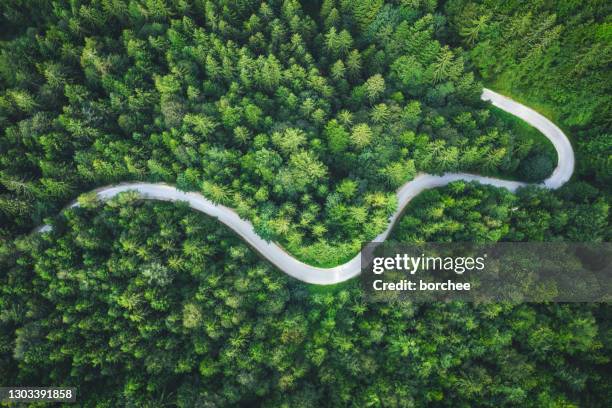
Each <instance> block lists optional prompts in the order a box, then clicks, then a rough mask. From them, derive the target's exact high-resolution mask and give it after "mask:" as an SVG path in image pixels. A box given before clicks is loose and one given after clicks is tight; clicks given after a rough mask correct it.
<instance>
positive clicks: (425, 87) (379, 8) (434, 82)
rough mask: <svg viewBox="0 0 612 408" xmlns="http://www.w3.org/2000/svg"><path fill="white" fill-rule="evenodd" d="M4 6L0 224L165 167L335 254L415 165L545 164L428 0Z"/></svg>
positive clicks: (306, 245) (370, 224)
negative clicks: (29, 21) (308, 5)
mask: <svg viewBox="0 0 612 408" xmlns="http://www.w3.org/2000/svg"><path fill="white" fill-rule="evenodd" d="M5 7H6V10H7V11H6V12H5V13H4V14H5V16H8V17H9V19H10V20H9V21H13V27H15V30H17V32H16V33H14V34H13V35H12V36H10V38H9V39H7V40H6V41H5V42H3V47H2V53H1V54H0V81H1V82H0V84H2V88H3V92H2V94H1V95H0V123H2V128H4V135H3V138H2V145H1V146H2V150H3V151H4V152H6V154H3V155H2V159H1V161H0V184H1V185H2V187H1V188H2V191H1V192H0V217H2V218H1V220H2V225H6V227H5V228H4V230H5V231H4V234H10V233H11V232H12V231H23V230H24V229H25V228H29V227H31V226H32V224H39V223H40V222H41V220H42V218H43V217H44V216H47V215H49V214H55V213H56V212H57V210H58V209H59V208H60V207H61V205H62V204H65V203H66V201H68V200H69V199H70V198H72V197H73V196H74V195H75V193H76V192H79V191H83V190H86V189H90V188H91V187H92V186H100V185H104V184H109V183H112V182H117V181H126V180H136V179H138V180H140V179H142V180H151V181H166V182H170V183H173V184H176V185H178V186H179V187H180V188H183V189H186V190H198V191H202V192H203V193H204V194H205V196H207V197H209V198H211V199H213V200H215V201H217V202H219V203H223V204H226V205H228V206H231V207H233V208H236V209H237V211H238V212H239V214H240V215H241V216H243V217H244V218H247V219H249V220H251V221H252V222H253V224H254V225H255V226H256V229H257V231H258V233H259V234H260V235H261V236H263V237H265V238H269V239H274V240H278V241H280V242H281V243H282V244H283V246H284V247H285V248H287V249H288V250H289V251H290V252H292V253H293V254H295V255H297V256H298V257H301V258H302V259H304V260H306V261H308V262H309V263H321V262H323V263H326V262H332V263H333V262H338V261H340V260H343V259H345V258H346V257H351V256H352V255H353V254H354V253H355V252H356V251H357V250H358V249H359V247H360V243H361V242H363V241H365V240H368V239H372V238H373V237H375V236H376V235H378V233H380V232H382V231H383V230H384V227H385V225H386V222H387V217H388V216H389V214H390V213H391V212H392V211H393V209H394V208H395V207H394V206H395V203H394V199H393V198H394V195H393V193H394V191H395V189H396V188H397V187H398V186H400V185H401V184H403V183H404V182H406V181H408V180H410V179H411V178H412V177H413V176H414V175H415V173H416V172H417V171H426V172H429V173H441V172H443V171H448V170H458V169H461V170H468V171H473V172H477V173H485V174H486V173H490V174H500V173H501V174H506V176H509V177H512V175H513V174H515V173H517V174H521V175H522V174H523V173H525V171H523V172H521V171H520V170H521V169H520V168H519V167H520V164H521V161H522V160H521V159H525V160H524V161H525V166H526V168H527V171H526V173H528V174H529V175H535V179H540V180H541V179H543V178H544V177H546V176H548V174H549V173H550V171H551V170H552V167H553V166H552V163H553V162H554V161H555V160H556V158H555V157H554V156H553V157H550V156H551V155H550V152H546V151H545V150H544V149H541V148H540V149H538V148H537V147H538V146H537V144H536V145H534V143H533V141H532V140H530V139H528V138H522V137H520V136H519V135H517V134H516V132H512V128H511V127H510V126H506V124H505V122H504V121H503V120H501V119H500V118H499V117H498V116H496V115H495V114H492V113H491V110H490V109H489V108H488V107H487V106H486V105H485V104H484V103H482V102H481V101H480V99H479V96H480V93H481V90H482V85H481V84H480V83H479V82H478V81H476V80H475V77H474V73H473V72H470V71H468V70H466V68H465V62H464V57H463V56H462V55H461V53H460V51H459V50H455V49H453V48H450V47H449V46H447V45H442V44H441V43H440V42H439V41H438V40H436V39H435V34H436V30H437V28H438V26H439V25H440V24H441V23H442V22H443V21H442V20H441V19H440V16H437V15H435V14H432V12H433V11H434V9H433V8H432V7H431V5H427V4H423V5H421V6H419V7H410V6H408V5H401V4H387V5H382V2H369V3H368V2H365V3H363V4H361V5H359V6H356V7H353V2H347V1H339V2H335V1H326V2H324V4H322V5H321V7H320V9H319V10H318V12H317V13H308V12H306V11H303V10H302V8H301V7H300V4H299V3H298V2H296V1H286V2H280V1H277V2H271V3H269V4H268V3H261V4H260V3H257V2H237V3H234V2H227V4H226V3H225V2H214V1H213V2H203V3H198V2H196V3H194V4H188V3H185V2H176V3H165V2H153V1H145V2H142V3H140V2H129V3H128V4H123V3H122V2H110V1H100V2H97V1H96V2H91V3H88V4H85V3H83V4H77V3H71V5H70V6H69V5H67V4H66V5H62V3H61V2H60V3H57V4H55V6H53V7H52V8H51V9H50V10H48V13H49V14H50V16H49V17H48V18H44V17H42V16H39V18H41V19H43V20H44V21H43V22H41V24H40V25H37V26H35V27H29V28H26V29H24V28H23V26H21V25H20V24H23V20H24V19H26V18H27V15H24V8H23V5H21V4H19V5H18V6H14V7H11V6H10V5H7V6H5ZM43 8H44V6H43ZM26 11H28V9H27V8H26ZM31 12H32V13H35V14H37V15H38V13H39V12H38V11H36V9H34V7H32V10H31ZM20 16H21V17H20ZM19 27H21V29H19V30H18V28H19ZM534 160H535V163H536V166H535V167H536V169H535V171H532V167H533V166H532V165H531V164H532V163H533V162H534ZM356 164H357V165H356ZM530 179H533V177H532V178H530ZM535 181H538V180H535Z"/></svg>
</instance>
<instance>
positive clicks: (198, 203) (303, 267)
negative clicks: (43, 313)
mask: <svg viewBox="0 0 612 408" xmlns="http://www.w3.org/2000/svg"><path fill="white" fill-rule="evenodd" d="M481 99H483V100H485V101H490V102H491V103H492V104H493V105H494V106H497V107H498V108H500V109H502V110H504V111H506V112H508V113H510V114H512V115H514V116H517V117H519V118H521V119H523V120H524V121H526V122H527V123H529V124H530V125H532V126H533V127H535V128H536V129H538V130H539V131H540V132H542V133H543V134H544V135H545V136H546V137H547V138H548V139H549V140H550V141H551V142H552V144H553V145H554V147H555V149H556V150H557V154H558V164H557V167H556V168H555V170H554V171H553V173H552V174H551V176H550V177H549V178H547V179H546V180H544V182H543V183H542V184H541V185H542V186H544V187H546V188H549V189H556V188H558V187H561V186H562V185H563V184H565V183H566V182H567V181H568V180H569V179H570V177H571V176H572V173H573V172H574V162H575V159H574V151H573V149H572V145H571V144H570V142H569V140H568V138H567V136H565V134H564V133H563V132H562V131H561V129H559V128H558V127H557V126H556V125H555V124H554V123H552V122H551V121H550V120H548V119H546V118H545V117H544V116H542V115H540V114H539V113H537V112H536V111H534V110H533V109H530V108H528V107H526V106H524V105H521V104H520V103H518V102H515V101H513V100H512V99H510V98H507V97H505V96H503V95H500V94H498V93H496V92H493V91H491V90H489V89H484V91H483V93H482V96H481ZM458 180H464V181H477V182H479V183H481V184H488V185H492V186H496V187H502V188H506V189H508V190H510V191H512V192H514V191H516V189H518V188H519V187H522V186H526V185H527V183H523V182H518V181H508V180H501V179H496V178H491V177H483V176H478V175H475V174H468V173H445V174H443V175H441V176H434V175H430V174H419V175H417V176H416V177H415V178H414V179H413V180H411V181H409V182H407V183H406V184H404V185H403V186H402V187H401V188H400V189H399V190H398V191H397V201H398V208H397V210H396V212H395V213H394V214H393V216H392V217H391V218H390V220H389V225H388V227H387V229H386V230H385V231H384V232H383V233H381V234H380V235H378V236H377V237H376V238H375V239H374V240H373V241H374V242H382V241H384V240H385V239H387V237H388V236H389V233H390V232H391V230H392V228H393V225H394V224H395V222H396V221H397V220H398V218H399V216H400V215H401V213H402V210H403V209H404V208H405V207H406V205H407V204H408V203H409V202H410V200H412V198H414V197H415V196H417V195H418V194H419V193H420V192H422V191H423V190H427V189H430V188H435V187H441V186H445V185H447V184H448V183H451V182H453V181H458ZM125 191H136V192H138V193H139V194H140V195H141V196H142V198H144V199H149V200H160V201H186V202H188V203H189V205H190V206H191V208H193V209H194V210H197V211H200V212H203V213H205V214H207V215H210V216H212V217H216V218H218V219H219V221H220V222H222V223H223V224H225V225H227V226H228V227H229V228H231V229H232V230H234V231H235V232H236V233H237V234H238V235H240V236H241V237H242V238H243V239H244V240H245V241H246V242H247V243H248V244H249V245H250V246H252V247H253V248H254V249H256V250H257V251H258V252H259V253H260V254H261V255H262V256H263V257H264V258H266V259H267V260H268V261H270V262H271V263H272V264H274V265H275V266H276V267H277V268H279V269H280V270H281V271H283V272H285V273H286V274H287V275H290V276H293V277H294V278H296V279H299V280H301V281H303V282H307V283H313V284H319V285H330V284H334V283H340V282H344V281H346V280H348V279H351V278H353V277H355V276H357V275H359V273H360V272H361V256H360V254H357V255H356V256H355V257H354V258H353V259H351V260H350V261H348V262H347V263H345V264H342V265H338V266H335V267H333V268H319V267H316V266H311V265H307V264H305V263H303V262H300V261H298V260H297V259H295V258H294V257H292V256H291V255H290V254H289V253H287V252H285V250H284V249H283V248H282V247H280V246H279V245H277V244H276V243H274V242H266V241H264V240H263V239H262V238H260V237H259V236H258V235H257V234H256V233H255V231H254V230H253V225H252V224H251V223H250V222H248V221H245V220H243V219H241V218H240V217H239V216H238V214H236V212H235V211H234V210H232V209H231V208H228V207H225V206H223V205H218V204H214V203H213V202H212V201H210V200H208V199H206V198H205V197H204V196H202V195H201V194H200V193H187V192H183V191H179V190H178V189H176V187H173V186H170V185H167V184H155V183H125V184H118V185H114V186H109V187H102V188H99V189H97V190H95V192H96V194H97V195H98V197H99V198H100V199H101V200H108V199H110V198H112V197H114V196H116V195H117V194H119V193H122V192H125ZM75 206H78V203H77V202H73V203H72V204H71V205H70V207H75ZM50 230H51V226H49V225H44V226H42V227H39V228H38V229H37V230H36V231H38V232H46V231H50Z"/></svg>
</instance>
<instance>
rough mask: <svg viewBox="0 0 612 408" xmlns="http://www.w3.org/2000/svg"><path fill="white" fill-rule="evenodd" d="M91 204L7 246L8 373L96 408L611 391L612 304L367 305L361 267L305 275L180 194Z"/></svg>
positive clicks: (3, 275) (493, 216)
mask: <svg viewBox="0 0 612 408" xmlns="http://www.w3.org/2000/svg"><path fill="white" fill-rule="evenodd" d="M435 193H437V194H439V195H441V197H440V198H442V199H443V200H444V201H445V202H447V203H448V202H449V198H450V197H453V196H454V197H460V199H461V200H463V204H462V205H464V204H466V202H467V200H471V201H473V202H475V203H476V202H477V201H478V198H480V199H481V200H480V201H481V202H482V203H483V204H482V205H481V204H474V206H473V208H474V209H476V208H478V209H480V213H481V214H482V217H483V218H484V219H488V220H490V221H489V222H488V224H487V228H489V229H490V231H491V233H493V231H494V230H495V229H496V228H498V227H496V226H495V222H496V221H497V220H499V219H501V218H503V217H507V216H508V213H509V212H508V211H507V209H506V211H496V210H495V208H494V206H493V202H494V201H497V200H498V199H500V198H501V197H499V196H496V194H498V192H497V191H496V190H494V189H482V188H477V187H475V186H474V185H465V184H456V185H453V186H450V187H448V188H447V189H444V190H442V191H440V192H437V191H436V192H435ZM531 193H535V195H536V196H541V195H542V194H543V193H542V192H541V191H539V190H533V191H531ZM489 195H491V197H490V198H487V197H488V196H489ZM435 198H438V197H435ZM430 199H431V200H430ZM542 199H544V200H546V199H547V198H546V196H545V195H544V197H543V198H542ZM513 200H514V199H513V198H512V197H506V198H502V201H503V202H504V203H506V204H505V205H513V204H511V203H510V202H511V201H513ZM520 200H521V201H522V200H523V199H522V198H521V199H520ZM533 200H534V199H533V198H532V199H531V201H530V202H529V203H527V204H525V205H526V206H528V205H532V204H533ZM438 203H439V201H438V200H437V199H433V197H431V195H429V196H427V195H426V196H424V199H423V200H421V203H420V206H419V210H420V211H424V213H422V212H420V213H415V214H412V213H409V214H408V215H407V219H409V218H410V217H419V218H421V217H422V216H421V215H420V214H426V213H430V212H437V211H438V210H437V209H436V208H434V206H437V205H438ZM82 204H83V205H84V207H81V208H77V209H71V210H69V211H67V212H65V213H64V214H63V215H62V216H61V217H59V218H57V219H56V220H55V222H54V230H53V231H52V232H50V233H47V234H44V235H36V236H33V237H30V238H28V239H23V240H20V241H18V242H17V243H16V244H15V245H14V244H4V245H2V246H1V247H0V266H1V268H0V271H1V272H0V283H1V284H0V288H1V291H0V310H1V313H0V317H1V318H0V334H1V336H2V337H0V340H1V343H0V345H1V346H2V347H1V348H0V358H1V360H0V361H2V364H1V365H0V370H1V371H0V374H2V375H0V378H1V380H0V385H3V386H5V385H9V383H10V384H11V385H14V384H15V383H19V384H38V385H51V384H53V385H70V386H76V387H78V390H79V397H78V401H79V404H80V405H82V406H103V407H106V406H108V407H114V406H161V405H163V404H168V405H171V406H174V405H178V406H181V407H192V406H234V405H242V406H259V405H263V406H291V407H293V406H303V407H313V406H330V407H332V406H333V407H337V406H367V405H371V406H390V407H406V406H408V407H410V406H426V405H435V406H441V407H456V406H482V407H499V406H517V405H518V406H527V407H531V406H533V407H541V406H547V405H551V404H553V405H554V404H556V405H561V406H571V404H579V405H580V406H589V407H606V406H609V403H610V399H609V384H610V372H609V371H606V368H607V365H609V359H610V344H609V338H610V334H612V333H610V328H609V326H608V323H606V322H609V318H610V316H609V310H610V309H609V307H606V306H603V305H597V304H590V305H589V304H583V305H559V304H556V305H535V306H533V305H527V304H524V305H516V306H511V305H507V304H487V305H480V306H475V305H471V304H461V303H437V304H424V305H415V304H410V303H400V304H385V303H367V302H364V301H363V299H362V297H361V291H360V289H359V287H358V285H357V284H356V282H355V281H353V282H352V283H349V284H344V285H340V287H338V288H335V289H332V290H321V291H310V290H309V287H308V286H307V285H305V284H301V283H298V282H296V281H294V280H293V279H291V278H289V277H287V276H285V275H284V274H282V273H280V272H278V271H276V270H274V269H273V268H272V267H270V266H269V265H268V264H266V263H265V262H262V261H260V260H259V259H258V258H257V256H256V255H255V254H254V253H253V252H252V251H251V250H250V249H249V248H248V247H247V246H246V245H245V244H244V243H243V242H242V240H240V239H239V238H237V237H235V236H234V235H233V234H232V233H230V232H228V230H227V229H226V228H225V227H223V226H222V225H221V224H219V223H218V222H216V221H215V220H213V219H210V218H208V217H206V216H204V215H202V214H200V213H195V212H193V211H191V210H189V209H187V208H185V207H180V206H179V207H177V206H176V205H174V204H165V203H152V202H141V201H135V199H134V196H133V195H131V194H125V195H123V196H120V197H118V198H116V199H114V200H113V201H111V202H109V203H108V204H106V205H101V204H99V203H96V202H95V201H91V200H82ZM447 206H448V207H449V208H453V206H452V204H451V203H448V204H447ZM521 211H522V210H521ZM447 214H448V215H447V216H448V217H450V218H452V219H454V220H455V221H457V222H463V223H465V224H470V223H472V224H473V225H475V224H477V222H476V221H474V220H472V218H473V217H472V215H473V214H475V213H474V212H471V213H465V212H460V211H455V212H454V213H451V212H447ZM451 214H452V215H451ZM528 214H529V213H527V215H528ZM512 217H515V216H514V215H513V216H512ZM423 221H426V220H423ZM468 228H473V227H468ZM513 228H514V227H513ZM516 228H517V229H520V228H522V227H516ZM440 231H441V230H440V229H438V233H440ZM448 231H449V235H451V234H453V233H455V234H459V235H456V238H457V239H461V234H462V232H451V231H450V230H448ZM455 231H458V230H455ZM415 233H416V234H417V235H418V236H419V237H421V238H428V234H430V233H431V232H427V231H425V232H422V233H419V232H418V229H415ZM494 234H495V233H494ZM492 237H493V236H489V237H485V239H491V238H492ZM466 238H467V237H466Z"/></svg>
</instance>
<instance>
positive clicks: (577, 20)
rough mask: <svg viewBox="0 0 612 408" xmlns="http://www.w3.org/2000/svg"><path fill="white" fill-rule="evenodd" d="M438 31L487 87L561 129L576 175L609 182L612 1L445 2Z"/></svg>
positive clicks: (611, 178) (611, 159)
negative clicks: (569, 142) (570, 143)
mask: <svg viewBox="0 0 612 408" xmlns="http://www.w3.org/2000/svg"><path fill="white" fill-rule="evenodd" d="M443 10H444V12H445V15H446V16H447V18H448V22H449V23H450V24H449V25H448V27H447V28H446V29H445V30H444V33H442V32H441V33H440V36H441V38H443V39H444V40H443V41H445V42H448V43H449V44H453V45H455V46H461V47H464V48H465V49H467V50H468V53H467V56H466V58H467V59H468V60H469V61H470V63H469V66H473V67H474V68H475V69H476V70H477V71H478V73H479V74H480V76H481V77H482V78H483V79H484V81H485V82H486V83H488V84H490V85H491V86H492V87H494V89H496V90H498V91H500V92H503V93H505V94H507V95H511V96H513V97H516V98H518V99H520V100H523V101H526V102H527V103H528V104H529V105H530V106H533V107H535V108H537V109H538V110H540V111H541V112H542V113H545V114H546V115H548V116H549V117H550V118H552V119H554V120H555V122H557V123H558V124H559V125H562V126H563V127H564V128H566V129H568V130H569V131H570V132H569V134H570V135H571V136H573V138H574V142H575V143H574V148H575V149H576V151H577V154H578V162H577V163H578V170H579V172H580V174H581V176H582V177H584V178H588V179H589V180H591V181H593V182H596V183H599V184H600V185H602V186H606V187H608V188H609V186H610V182H612V135H611V133H610V125H611V120H612V116H611V112H612V101H611V100H610V94H611V93H612V70H611V69H610V64H611V62H612V28H611V26H610V14H611V12H612V3H610V2H606V1H605V0H590V1H528V2H523V1H495V0H476V1H474V0H449V1H447V2H445V4H444V7H443Z"/></svg>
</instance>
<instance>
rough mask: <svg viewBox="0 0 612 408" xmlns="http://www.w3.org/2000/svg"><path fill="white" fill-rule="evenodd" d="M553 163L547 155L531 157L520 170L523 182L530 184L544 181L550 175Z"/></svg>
mask: <svg viewBox="0 0 612 408" xmlns="http://www.w3.org/2000/svg"><path fill="white" fill-rule="evenodd" d="M552 170H553V163H552V161H551V160H550V158H549V157H548V156H547V155H544V154H537V155H531V156H529V157H527V158H526V159H525V161H524V162H523V163H522V165H521V168H520V170H519V172H518V173H519V175H520V177H521V180H525V181H528V182H536V181H542V180H544V179H545V178H546V177H548V176H549V175H550V173H551V172H552Z"/></svg>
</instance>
